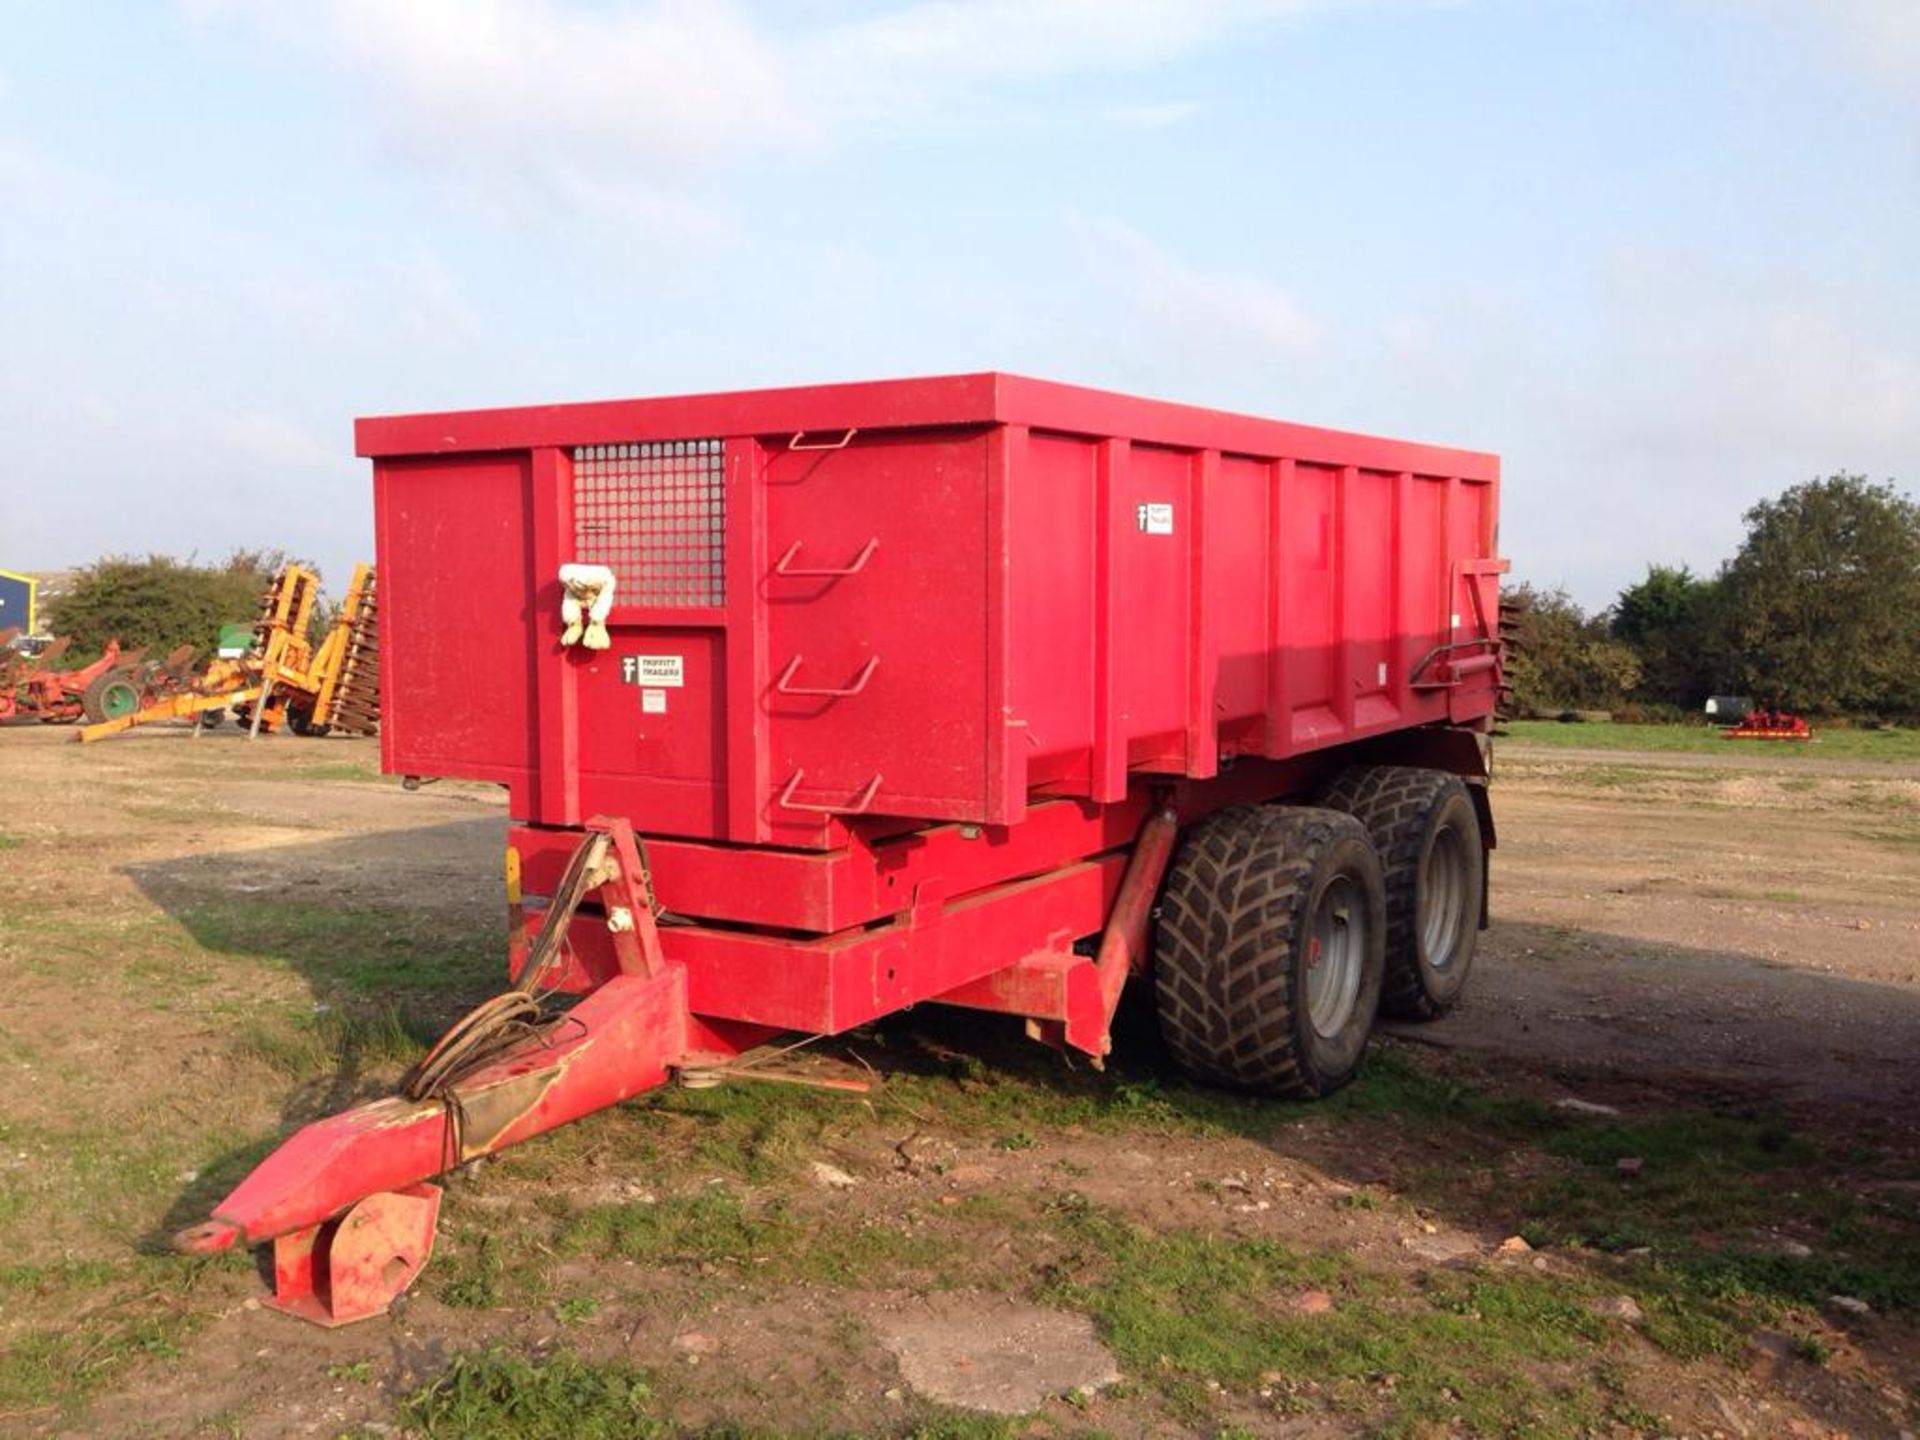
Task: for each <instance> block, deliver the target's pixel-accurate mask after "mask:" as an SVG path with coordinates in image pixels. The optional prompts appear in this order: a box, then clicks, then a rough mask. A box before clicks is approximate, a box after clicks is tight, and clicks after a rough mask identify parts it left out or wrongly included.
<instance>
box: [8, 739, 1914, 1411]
mask: <svg viewBox="0 0 1920 1440" xmlns="http://www.w3.org/2000/svg"><path fill="white" fill-rule="evenodd" d="M1611 728H1612V727H1596V726H1565V727H1544V732H1545V733H1543V732H1542V731H1536V730H1535V728H1533V727H1526V728H1525V729H1524V730H1523V731H1522V733H1521V735H1520V736H1517V737H1516V738H1515V740H1514V741H1512V742H1510V743H1508V744H1506V745H1505V746H1504V748H1503V750H1502V752H1501V756H1500V762H1499V773H1498V778H1497V782H1496V798H1495V809H1496V814H1497V816H1498V819H1499V824H1500V837H1499V838H1500V846H1499V849H1498V851H1497V853H1496V856H1495V861H1494V877H1495V892H1494V924H1493V928H1492V929H1491V931H1489V932H1488V933H1487V934H1486V935H1484V936H1483V937H1482V951H1481V959H1480V962H1479V964H1480V969H1479V972H1478V975H1477V979H1476V984H1475V987H1474V989H1473V991H1472V992H1471V995H1470V999H1469V1002H1468V1003H1467V1004H1466V1005H1465V1006H1463V1007H1462V1009H1461V1010H1460V1011H1459V1012H1457V1013H1456V1014H1455V1015H1453V1016H1450V1017H1448V1018H1447V1019H1445V1020H1443V1021H1441V1022H1438V1023H1436V1024H1433V1025H1429V1026H1424V1027H1418V1028H1409V1029H1393V1030H1390V1031H1388V1032H1386V1033H1384V1034H1383V1035H1382V1037H1381V1039H1380V1042H1379V1043H1378V1045H1377V1046H1376V1048H1375V1049H1374V1051H1373V1052H1372V1055H1371V1058H1370V1059H1369V1061H1368V1064H1367V1066H1366V1069H1365V1072H1364V1074H1363V1076H1362V1078H1361V1080H1360V1081H1359V1082H1358V1083H1357V1084H1355V1085H1354V1086H1353V1087H1351V1088H1350V1089H1349V1090H1347V1091H1346V1092H1344V1093H1343V1094H1341V1095H1340V1096H1338V1097H1337V1098H1335V1099H1333V1100H1331V1101H1329V1102H1326V1103H1323V1104H1320V1105H1314V1106H1307V1105H1295V1104H1276V1103H1265V1102H1255V1101H1248V1100H1242V1099H1238V1098H1235V1097H1233V1096H1230V1095H1225V1094H1222V1093H1219V1092H1216V1091H1210V1090H1206V1089H1203V1088H1200V1087H1197V1086H1194V1085H1191V1084H1188V1083H1186V1082H1184V1081H1182V1080H1181V1079H1180V1078H1179V1077H1178V1076H1177V1074H1175V1073H1174V1072H1173V1071H1172V1070H1171V1069H1170V1068H1169V1067H1168V1066H1167V1065H1166V1063H1165V1062H1164V1060H1163V1059H1162V1057H1161V1056H1160V1055H1159V1053H1158V1051H1157V1048H1156V1045H1155V1041H1154V1036H1153V1025H1152V1020H1151V1015H1150V1014H1147V1013H1141V1011H1139V1010H1138V1009H1136V1011H1135V1012H1134V1013H1132V1014H1131V1015H1129V1016H1127V1017H1126V1026H1125V1032H1126V1033H1125V1034H1124V1036H1123V1038H1122V1042H1121V1053H1120V1055H1119V1056H1118V1057H1117V1059H1116V1063H1115V1064H1114V1065H1113V1066H1112V1067H1111V1068H1110V1069H1109V1070H1108V1071H1106V1072H1105V1073H1096V1072H1093V1071H1090V1070H1088V1069H1086V1068H1085V1067H1083V1066H1072V1065H1068V1064H1066V1063H1065V1062H1063V1061H1061V1060H1060V1059H1058V1058H1057V1057H1054V1056H1053V1055H1051V1054H1050V1053H1048V1052H1044V1051H1041V1050H1039V1049H1038V1048H1037V1047H1032V1046H1030V1045H1028V1044H1027V1043H1026V1042H1025V1041H1024V1040H1022V1039H1021V1038H1020V1036H1019V1033H1018V1027H1017V1025H1014V1024H1012V1023H1011V1022H1007V1023H1002V1022H1000V1021H998V1020H987V1019H983V1018H982V1017H978V1016H970V1015H965V1014H961V1013H958V1012H950V1013H939V1012H933V1011H923V1012H920V1013H915V1014H909V1015H906V1016H902V1017H899V1018H897V1019H895V1020H893V1021H891V1022H889V1023H888V1024H886V1025H884V1026H882V1027H879V1028H876V1029H874V1030H871V1031H863V1032H860V1033H857V1034H855V1035H853V1036H851V1037H846V1038H845V1039H843V1040H841V1041H838V1042H834V1043H832V1044H822V1045H817V1046H813V1047H809V1048H808V1049H806V1050H803V1051H800V1052H798V1053H797V1054H796V1055H795V1056H793V1057H790V1059H789V1062H788V1063H789V1064H790V1065H796V1066H801V1067H805V1068H807V1069H809V1070H812V1071H814V1072H817V1073H818V1074H821V1075H836V1076H848V1075H852V1076H859V1077H862V1078H865V1079H868V1080H869V1081H870V1082H871V1088H870V1089H869V1090H868V1091H867V1092H866V1093H865V1094H863V1095H853V1096H847V1095H842V1094H837V1093H830V1092H826V1091H821V1090H814V1089H801V1088H794V1087H789V1086H784V1085H769V1084H744V1083H738V1084H734V1085H729V1086H723V1087H721V1088H719V1089H716V1090H706V1091H671V1092H666V1093H664V1094H663V1095H662V1096H660V1097H657V1098H649V1099H647V1100H645V1101H641V1102H636V1103H634V1104H630V1105H628V1106H624V1107H621V1108H620V1109H618V1110H616V1111H613V1112H609V1113H606V1114H602V1115H600V1116H597V1117H594V1118H592V1119H590V1120H588V1121H586V1122H583V1123H581V1124H579V1125H576V1126H574V1127H571V1128H570V1129H567V1130H564V1131H561V1132H559V1133H557V1134H556V1135H554V1136H551V1137H548V1138H545V1139H542V1140H539V1141H536V1142H534V1143H531V1144H529V1145H527V1146H524V1147H522V1148H520V1149H518V1150H514V1151H511V1152H509V1153H507V1154H506V1155H505V1156H503V1157H501V1158H499V1159H497V1160H494V1161H491V1162H489V1163H487V1164H485V1165H483V1166H480V1167H477V1168H475V1169H472V1170H470V1171H468V1172H464V1173H462V1174H460V1175H458V1176H456V1177H454V1178H453V1179H452V1180H451V1182H450V1184H449V1189H448V1193H447V1200H446V1206H445V1209H444V1211H443V1218H442V1226H441V1234H440V1240H439V1245H438V1249H437V1252H436V1255H435V1258H434V1260H433V1263H432V1264H431V1266H430V1267H429V1269H428V1270H427V1272H426V1274H425V1275H424V1276H423V1277H422V1280H421V1282H420V1285H419V1286H418V1287H417V1290H416V1292H415V1294H414V1295H413V1296H412V1297H410V1299H409V1300H408V1302H407V1303H406V1304H405V1305H404V1306H403V1307H399V1308H397V1310H396V1313H395V1314H393V1315H392V1316H391V1317H389V1318H385V1319H381V1320H377V1321H372V1322H368V1323H366V1324H363V1325H359V1326H354V1327H348V1328H345V1329H342V1330H338V1331H331V1332H329V1331H324V1330H320V1329H317V1328H313V1327H309V1326H306V1325H303V1324H301V1323H298V1322H295V1321H292V1320H289V1319H286V1318H285V1317H282V1316H280V1315H278V1314H276V1313H274V1312H272V1311H270V1310H266V1309H263V1308H262V1307H261V1305H260V1303H259V1301H260V1297H261V1296H262V1295H263V1294H264V1293H266V1291H265V1287H264V1286H263V1284H262V1281H261V1278H260V1276H259V1274H258V1273H257V1272H256V1269H255V1265H254V1263H253V1261H252V1259H251V1258H250V1257H248V1256H244V1255H241V1256H226V1257H220V1258H217V1259H211V1260H187V1259H183V1258H181V1257H178V1256H176V1255H174V1254H172V1253H170V1252H169V1251H168V1250H167V1249H166V1248H165V1245H164V1241H165V1237H166V1236H167V1235H169V1234H170V1233H171V1232H172V1231H173V1230H174V1229H176V1228H177V1227H179V1226H182V1225H185V1224H189V1223H192V1222H195V1221H198V1220H201V1219H203V1218H205V1216H206V1214H207V1212H208V1210H209V1208H210V1207H211V1205H212V1204H213V1203H214V1202H215V1201H217V1200H218V1199H219V1197H220V1196H221V1195H223V1194H224V1193H225V1192H226V1190H227V1189H228V1188H229V1187H230V1186H231V1185H232V1184H233V1182H234V1181H235V1180H236V1179H237V1178H238V1177H239V1176H241V1175H242V1174H244V1173H245V1172H246V1170H247V1169H248V1168H249V1167H250V1165H251V1164H252V1163H253V1162H254V1161H256V1160H257V1159H258V1158H259V1157H260V1156H261V1155H263V1154H264V1153H266V1151H267V1150H269V1149H270V1148H271V1147H272V1146H273V1144H274V1143H275V1141H276V1140H277V1139H278V1138H279V1137H280V1136H281V1135H283V1134H284V1133H285V1132H286V1130H287V1129H288V1128H289V1127H291V1126H293V1125H295V1124H297V1123H299V1122H301V1121H303V1120H306V1119H309V1118H312V1117H315V1116H318V1115H320V1114H323V1113H326V1112H328V1111H331V1110H333V1109H336V1108H339V1107H340V1106H341V1105H343V1104H345V1103H348V1102H350V1101H353V1100H356V1099H360V1098H364V1097H367V1096H370V1095H373V1094H376V1093H380V1092H381V1091H382V1090H383V1089H385V1088H387V1087H389V1086H390V1085H391V1084H392V1082H393V1080H394V1079H395V1077H396V1076H397V1075H398V1074H399V1072H400V1070H401V1069H402V1068H403V1067H404V1066H405V1064H406V1063H407V1062H408V1061H409V1059H410V1058H412V1057H413V1056H415V1055H417V1054H418V1053H419V1051H420V1048H421V1046H422V1045H423V1043H424V1042H426V1041H427V1040H429V1039H430V1038H431V1037H432V1036H433V1035H434V1034H435V1033H437V1031H438V1030H439V1029H440V1028H441V1027H442V1026H443V1025H444V1024H446V1023H447V1022H448V1021H450V1020H451V1019H452V1018H454V1017H455V1016H456V1015H458V1014H459V1013H460V1012H461V1011H462V1010H463V1009H464V1008H465V1007H466V1006H468V1005H470V1004H471V1003H473V1002H475V1001H477V1000H479V999H482V998H484V997H485V996H487V995H488V994H491V993H492V992H493V991H494V990H495V989H496V988H498V986H499V983H500V980H501V976H502V931H503V922H504V906H503V901H502V896H501V893H500V881H499V877H500V858H501V846H502V838H503V830H504V826H505V813H504V809H503V806H502V804H501V802H500V799H499V797H498V796H497V794H496V793H495V792H493V791H491V790H489V789H485V788H482V787H470V786H460V785H455V784H451V783H444V784H440V785H435V786H432V787H430V788H428V789H425V790H423V791H421V792H419V793H416V794H406V793H404V792H402V791H401V790H400V789H399V787H398V785H397V783H395V782H392V781H388V780H383V779H381V778H380V777H379V776H378V774H377V767H376V760H375V750H374V747H373V746H372V745H371V744H367V743H363V742H358V741H333V740H329V741H300V740H294V739H282V738H273V739H267V740H263V741H261V742H259V743H257V744H253V745H249V744H248V743H247V742H246V741H245V740H244V739H243V738H241V737H239V736H238V735H236V734H233V733H231V732H226V733H220V732H210V733H208V734H207V735H204V736H202V737H201V738H199V739H193V738H190V737H189V735H188V734H187V733H185V732H184V731H170V730H155V731H151V732H138V733H135V734H132V735H129V736H126V737H123V738H121V739H120V740H117V741H114V742H112V743H109V744H104V745H101V746H98V747H85V748H83V747H80V746H76V745H72V744H70V743H67V739H66V737H65V736H64V735H63V734H61V733H60V732H58V731H55V730H50V729H42V728H39V727H31V726H29V727H17V728H7V729H5V730H0V795H4V796H5V800H4V801H0V993H3V994H4V996H5V999H4V1001H0V1094H3V1095H4V1096H5V1099H4V1101H0V1434H5V1435H33V1436H38V1435H88V1436H106V1437H114V1436H127V1437H133V1436H139V1437H149V1436H249V1437H251V1436H278V1435H288V1436H293V1435H300V1436H309V1435H317V1436H323V1437H334V1436H352V1437H370V1436H376V1435H379V1436H395V1435H401V1434H415V1435H427V1436H474V1435H483V1436H495V1435H497V1436H505V1437H528V1440H532V1437H549V1436H551V1437H560V1436H568V1437H572V1436H582V1437H615V1436H670V1435H695V1436H714V1437H720V1436H729V1437H737V1436H762V1435H765V1436H774V1435H828V1434H852V1435H870V1436H887V1437H903V1436H923V1437H950V1440H972V1437H979V1440H990V1437H1009V1440H1010V1437H1016V1436H1017V1437H1059V1440H1076V1437H1085V1440H1092V1437H1094V1436H1103V1435H1105V1436H1116V1437H1135V1436H1163V1435H1167V1436H1171V1435H1198V1436H1207V1437H1225V1436H1232V1437H1241V1436H1298V1437H1340V1436H1362V1435H1384V1436H1409V1437H1411V1436H1443V1435H1444V1436H1454V1435H1502V1436H1541V1437H1557V1436H1571V1435H1599V1436H1621V1437H1626V1436H1640V1435H1664V1436H1750V1437H1775V1436H1808V1437H1812V1436H1829V1435H1836V1434H1842V1435H1862V1436H1888V1437H1893V1436H1898V1435H1900V1434H1902V1433H1903V1432H1907V1431H1915V1432H1920V1401H1917V1400H1916V1399H1915V1396H1916V1394H1920V765H1916V763H1915V761H1916V755H1915V753H1914V749H1913V747H1912V745H1911V744H1910V743H1909V742H1905V741H1901V740H1900V739H1899V737H1896V740H1895V742H1894V743H1890V744H1889V746H1888V749H1887V751H1884V752H1883V751H1879V750H1875V749H1873V748H1872V747H1873V746H1875V745H1876V744H1879V743H1881V742H1880V740H1879V738H1878V737H1876V736H1872V735H1867V734H1862V735H1860V736H1859V737H1857V738H1858V740H1859V743H1860V746H1861V747H1862V748H1861V749H1860V751H1859V752H1858V753H1859V754H1862V755H1874V756H1883V757H1884V760H1885V761H1890V762H1893V763H1880V762H1877V761H1876V760H1874V759H1859V758H1853V757H1854V754H1855V752H1854V751H1853V749H1852V748H1851V745H1852V742H1851V740H1850V741H1849V746H1847V747H1826V748H1820V747H1816V748H1814V749H1813V750H1812V752H1811V753H1810V754H1778V753H1776V752H1775V750H1774V749H1772V748H1768V747H1754V749H1753V750H1743V751H1741V752H1740V753H1739V754H1737V755H1732V754H1727V753H1726V752H1727V751H1729V750H1730V749H1731V748H1732V747H1730V746H1728V745H1727V744H1726V742H1722V741H1718V740H1713V739H1710V738H1708V737H1704V736H1703V739H1704V740H1705V743H1706V745H1707V747H1708V748H1709V749H1710V755H1709V756H1704V757H1703V756H1702V755H1700V754H1698V753H1692V754H1689V753H1678V754H1675V753H1666V752H1665V750H1664V748H1662V749H1648V748H1646V747H1645V746H1643V747H1642V748H1640V749H1620V748H1616V747H1615V746H1614V745H1613V743H1612V741H1611V739H1610V738H1608V739H1603V738H1601V737H1600V736H1598V735H1597V733H1596V732H1598V731H1600V730H1602V729H1609V730H1610V729H1611ZM1551 732H1564V733H1566V734H1568V735H1569V736H1571V737H1573V738H1574V739H1576V740H1577V741H1578V742H1579V743H1578V744H1577V745H1576V746H1575V747H1574V748H1572V749H1565V748H1561V747H1560V746H1559V745H1557V744H1554V743H1551V742H1553V741H1557V740H1558V738H1559V736H1558V734H1557V733H1551ZM1644 733H1645V732H1644V731H1641V730H1640V729H1639V728H1638V727H1636V734H1644ZM1656 743H1659V744H1662V745H1664V742H1656ZM1756 751H1757V752H1758V753H1755V752H1756ZM1816 760H1817V762H1818V763H1812V762H1814V761H1816Z"/></svg>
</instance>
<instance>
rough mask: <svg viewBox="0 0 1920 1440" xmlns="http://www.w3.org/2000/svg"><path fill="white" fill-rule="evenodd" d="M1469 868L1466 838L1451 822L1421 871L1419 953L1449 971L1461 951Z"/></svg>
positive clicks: (1429, 851)
mask: <svg viewBox="0 0 1920 1440" xmlns="http://www.w3.org/2000/svg"><path fill="white" fill-rule="evenodd" d="M1467 868H1468V867H1467V842H1466V837H1465V836H1463V835H1462V834H1461V833H1460V832H1459V831H1458V830H1456V829H1455V828H1454V827H1453V826H1451V825H1448V826H1445V827H1443V828H1442V829H1441V830H1440V831H1439V833H1437V834H1436V835H1435V836H1434V837H1433V844H1432V845H1431V846H1429V847H1428V849H1427V859H1426V863H1425V864H1424V865H1423V866H1422V867H1421V870H1420V952H1421V954H1423V955H1424V956H1426V960H1427V964H1428V965H1429V966H1431V967H1432V968H1433V969H1435V970H1446V969H1447V968H1448V967H1449V966H1451V965H1452V964H1453V962H1454V959H1455V958H1456V957H1457V956H1458V955H1459V953H1460V922H1461V919H1462V918H1463V917H1464V916H1465V915H1466V913H1467Z"/></svg>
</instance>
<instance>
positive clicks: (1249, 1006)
mask: <svg viewBox="0 0 1920 1440" xmlns="http://www.w3.org/2000/svg"><path fill="white" fill-rule="evenodd" d="M1157 913H1158V920H1157V924H1156V927H1155V933H1154V975H1155V980H1154V984H1155V996H1156V999H1157V1002H1158V1009H1159V1014H1160V1030H1161V1033H1162V1035H1163V1036H1164V1037H1165V1039H1166V1043H1167V1048H1168V1050H1170V1051H1171V1052H1172V1054H1173V1058H1174V1059H1175V1060H1176V1061H1178V1062H1179V1064H1180V1065H1181V1066H1182V1068H1184V1069H1186V1070H1187V1071H1189V1072H1191V1073H1192V1074H1193V1075H1194V1076H1196V1077H1197V1078H1199V1079H1201V1080H1206V1081H1210V1082H1212V1083H1215V1084H1220V1085H1228V1086H1232V1087H1234V1088H1236V1089H1241V1090H1250V1091H1254V1092H1256V1093H1258V1094H1263V1095H1285V1096H1293V1097H1296V1098H1301V1099H1311V1098H1314V1097H1317V1096H1321V1095H1326V1094H1328V1093H1330V1092H1331V1091H1334V1090H1337V1089H1338V1088H1339V1087H1340V1086H1342V1085H1344V1084H1346V1082H1347V1081H1348V1080H1350V1079H1352V1078H1353V1074H1354V1071H1355V1070H1356V1069H1357V1068H1358V1067H1359V1064H1360V1057H1361V1055H1362V1053H1364V1051H1365V1050H1366V1045H1367V1035H1368V1033H1369V1032H1370V1031H1371V1030H1372V1028H1373V1018H1374V1012H1375V1010H1376V1009H1377V1008H1378V1006H1379V1001H1380V986H1381V981H1382V976H1383V973H1384V969H1385V956H1386V949H1385V941H1386V905H1385V895H1384V890H1383V885H1382V881H1381V874H1380V861H1379V859H1378V857H1377V856H1375V854H1374V851H1373V842H1372V841H1371V840H1369V839H1368V838H1367V832H1366V831H1365V829H1364V828H1362V826H1361V825H1360V823H1359V822H1358V821H1357V820H1355V819H1354V818H1353V817H1352V816H1350V815H1343V814H1340V813H1338V812H1337V811H1332V810H1315V809H1305V808H1287V807H1280V806H1270V805H1260V806H1254V805H1246V806H1233V807H1231V808H1229V809H1226V810H1221V811H1218V812H1216V813H1215V814H1213V815H1210V816H1208V817H1207V818H1206V819H1205V820H1202V821H1201V822H1200V823H1199V824H1197V825H1195V826H1194V827H1193V828H1192V829H1191V830H1189V831H1188V832H1187V834H1186V835H1185V836H1184V837H1183V839H1182V840H1181V844H1180V849H1179V850H1178V851H1177V852H1176V853H1175V855H1174V858H1173V864H1172V865H1171V867H1170V868H1169V870H1168V873H1167V883H1166V888H1165V890H1164V891H1163V892H1162V894H1161V901H1160V908H1159V911H1158V912H1157Z"/></svg>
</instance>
